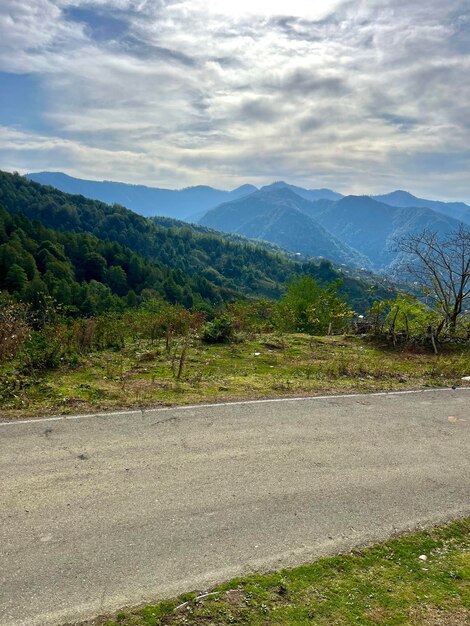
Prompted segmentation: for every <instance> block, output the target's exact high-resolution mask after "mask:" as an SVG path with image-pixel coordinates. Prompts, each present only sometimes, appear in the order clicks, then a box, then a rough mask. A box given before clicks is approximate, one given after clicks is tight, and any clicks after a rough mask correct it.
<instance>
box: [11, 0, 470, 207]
mask: <svg viewBox="0 0 470 626" xmlns="http://www.w3.org/2000/svg"><path fill="white" fill-rule="evenodd" d="M469 15H470V11H469V3H468V0H448V2H446V3H442V2H441V1H440V0H439V1H438V0H429V2H427V3H423V2H421V0H411V1H410V0H406V1H405V0H367V1H366V0H359V1H357V0H354V1H340V0H324V1H319V2H312V1H311V0H292V1H291V2H289V3H286V2H281V1H280V0H270V1H268V0H251V1H248V0H239V2H237V3H234V2H232V0H217V1H214V2H211V3H207V2H206V1H203V0H152V1H146V0H4V1H3V2H2V3H1V7H0V71H3V72H7V73H10V74H11V73H15V74H18V75H22V74H27V75H28V76H35V77H36V78H35V79H34V80H35V82H38V81H39V82H40V93H41V98H40V99H37V101H36V102H35V103H34V110H33V108H32V109H31V115H30V116H28V115H27V114H25V112H24V110H23V109H24V107H22V109H21V111H22V114H21V116H19V119H18V122H17V123H13V121H12V119H11V111H12V104H11V102H12V99H11V98H10V99H9V102H10V104H9V111H8V114H9V116H8V118H7V117H6V116H5V115H4V116H3V117H2V109H1V102H0V123H3V124H4V125H5V126H6V127H7V130H5V129H4V130H3V133H4V136H5V132H7V131H8V132H10V133H11V134H10V135H9V138H8V143H7V145H5V144H1V147H0V166H3V167H6V166H7V165H8V166H11V164H12V163H13V165H14V166H15V167H16V168H19V169H29V170H32V169H37V168H40V169H46V168H49V169H65V167H67V169H68V171H69V172H71V173H74V174H76V175H87V176H92V177H96V178H114V179H116V178H122V179H123V180H128V181H132V182H143V183H147V184H158V185H169V186H185V185H188V184H195V183H209V184H214V185H217V186H219V187H220V186H224V185H225V186H227V187H228V186H235V185H238V184H239V183H242V182H246V181H249V182H254V183H256V184H263V183H266V182H269V181H271V180H272V179H280V178H282V179H289V180H290V181H292V182H294V183H298V184H305V185H308V186H312V187H313V186H329V187H335V188H338V189H339V190H341V191H346V192H347V191H359V190H360V191H370V192H376V191H383V190H387V189H391V188H393V187H408V188H409V189H410V190H411V191H413V192H415V193H421V194H427V195H429V194H433V195H435V196H436V197H449V198H457V197H460V198H462V199H467V200H470V182H469V181H468V174H467V172H468V162H469V148H468V146H469V145H470V124H469V117H468V111H467V106H468V105H467V103H468V102H469V101H470V79H469V77H470V67H469V65H470V60H469V56H468V51H469V41H470V21H469ZM0 76H1V75H0ZM28 80H29V81H31V80H32V79H28ZM14 82H15V81H11V83H12V84H13V83H14ZM20 82H21V81H20ZM19 97H20V95H18V98H19ZM28 120H29V121H28ZM33 122H34V123H33ZM40 122H41V123H40ZM26 137H27V141H26V139H25V138H26ZM85 155H87V156H85Z"/></svg>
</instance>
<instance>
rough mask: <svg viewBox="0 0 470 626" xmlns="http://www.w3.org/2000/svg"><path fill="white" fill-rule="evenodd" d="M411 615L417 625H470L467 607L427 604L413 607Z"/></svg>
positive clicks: (469, 611) (469, 612)
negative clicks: (445, 606)
mask: <svg viewBox="0 0 470 626" xmlns="http://www.w3.org/2000/svg"><path fill="white" fill-rule="evenodd" d="M410 617H411V619H412V620H413V624H416V625H417V626H470V610H469V609H466V608H465V607H458V608H455V609H451V610H446V609H439V608H437V607H434V606H425V607H420V608H419V609H412V610H411V611H410ZM379 623H380V622H379Z"/></svg>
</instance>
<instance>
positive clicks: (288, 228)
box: [28, 172, 470, 271]
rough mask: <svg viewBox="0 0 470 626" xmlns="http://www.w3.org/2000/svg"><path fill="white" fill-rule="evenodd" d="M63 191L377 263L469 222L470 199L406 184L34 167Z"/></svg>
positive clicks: (39, 177)
mask: <svg viewBox="0 0 470 626" xmlns="http://www.w3.org/2000/svg"><path fill="white" fill-rule="evenodd" d="M28 177H29V178H30V179H31V180H35V181H38V182H41V183H47V184H49V185H51V186H53V187H56V188H58V189H60V190H62V191H66V192H73V193H79V194H81V195H83V196H85V197H91V198H94V199H98V200H101V201H105V202H107V203H110V204H112V203H117V204H121V205H123V206H127V207H129V208H131V209H133V210H134V211H136V212H137V213H139V214H141V215H145V216H163V217H165V216H166V217H169V218H172V219H182V220H186V221H189V222H197V223H199V224H201V225H204V226H208V227H210V228H214V229H216V230H219V231H225V232H229V233H237V234H239V235H243V236H246V237H249V238H252V239H258V240H265V241H268V242H271V243H273V244H276V245H279V246H281V247H282V248H285V249H287V250H289V251H291V252H292V253H294V254H295V253H300V254H302V255H306V256H313V257H325V258H327V259H331V260H332V261H334V262H336V263H344V264H346V265H352V266H356V267H365V268H368V269H371V268H372V269H374V270H376V271H377V270H386V269H387V268H388V267H389V265H394V264H396V260H397V259H396V253H395V252H393V250H392V248H393V246H394V242H395V240H396V239H397V238H399V237H402V236H405V235H407V234H409V233H411V232H417V231H419V230H423V229H425V228H426V229H430V230H433V231H436V232H438V233H441V234H446V233H448V232H449V231H450V230H453V229H455V228H456V227H457V226H458V220H460V221H463V222H467V223H470V206H468V205H466V204H465V203H463V202H440V201H435V200H426V199H424V198H418V197H416V196H413V195H412V194H410V193H409V192H406V191H400V190H397V191H394V192H391V193H389V194H382V195H378V196H343V195H342V194H340V193H338V192H336V191H333V190H331V189H304V188H302V187H299V186H296V185H290V184H288V183H286V182H284V181H277V182H274V183H272V184H270V185H266V186H264V187H262V188H261V189H257V188H256V187H255V186H253V185H249V184H246V185H241V186H240V187H238V188H236V189H234V190H232V191H224V190H220V189H214V188H212V187H209V186H205V185H199V186H195V187H187V188H184V189H180V190H171V189H159V188H152V187H146V186H143V185H128V184H125V183H117V182H109V181H103V182H98V181H87V180H82V179H77V178H73V177H70V176H67V175H65V174H62V173H60V172H55V173H54V172H42V173H38V174H30V175H29V176H28Z"/></svg>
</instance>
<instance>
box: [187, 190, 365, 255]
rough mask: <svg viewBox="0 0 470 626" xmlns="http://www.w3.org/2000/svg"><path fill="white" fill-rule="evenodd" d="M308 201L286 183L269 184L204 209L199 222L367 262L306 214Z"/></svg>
mask: <svg viewBox="0 0 470 626" xmlns="http://www.w3.org/2000/svg"><path fill="white" fill-rule="evenodd" d="M311 206H312V203H311V202H310V201H308V200H305V199H304V198H301V197H300V196H298V195H297V194H296V193H294V192H293V191H292V190H291V189H290V188H289V187H287V186H282V187H279V186H276V185H273V186H269V187H265V188H263V189H260V190H259V191H257V192H255V193H253V194H251V195H250V196H246V197H244V198H240V199H238V200H233V201H232V202H227V203H224V204H222V205H220V206H219V207H217V208H215V209H212V210H211V211H208V212H207V213H206V215H205V216H204V217H203V218H202V219H201V220H200V222H199V223H200V224H202V225H203V226H210V227H211V228H217V229H218V230H225V231H229V232H234V233H238V234H241V235H245V236H247V237H252V238H254V239H264V240H267V241H272V242H273V243H276V244H278V245H280V246H282V247H283V248H287V249H288V250H291V251H292V252H298V253H301V254H304V255H308V256H317V257H318V256H323V257H325V258H328V259H330V260H332V261H335V262H337V263H345V264H351V265H356V266H363V265H366V266H367V265H369V263H368V261H367V259H366V258H365V257H364V256H363V255H361V254H360V253H358V252H357V251H355V250H353V249H352V248H351V247H350V246H349V245H348V244H345V243H343V242H341V241H340V240H338V239H337V238H336V237H334V236H333V235H332V234H331V233H329V232H327V231H326V230H325V229H324V228H323V227H322V226H321V225H320V224H319V223H318V222H316V221H315V220H314V219H312V218H310V217H309V216H308V211H309V210H310V209H311Z"/></svg>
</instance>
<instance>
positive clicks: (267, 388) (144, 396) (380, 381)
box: [0, 334, 470, 418]
mask: <svg viewBox="0 0 470 626" xmlns="http://www.w3.org/2000/svg"><path fill="white" fill-rule="evenodd" d="M181 352H182V346H181V345H180V344H178V342H175V344H174V345H173V346H172V347H171V349H170V351H169V352H167V351H166V349H165V346H164V345H162V344H157V345H155V344H151V343H149V342H147V343H146V342H143V341H140V342H138V343H127V344H126V346H125V348H124V349H122V350H120V351H100V352H95V353H92V354H89V355H86V356H84V357H81V358H80V359H79V360H78V362H77V363H76V364H75V365H74V366H70V365H67V366H63V367H62V368H59V369H56V370H53V371H46V372H44V373H36V374H34V375H32V376H31V377H30V379H28V380H27V381H26V384H24V385H23V386H22V388H21V389H19V390H18V391H17V392H15V393H13V394H12V395H11V396H10V397H9V398H7V399H4V400H3V401H2V402H1V404H0V409H1V416H2V417H4V418H15V417H20V416H28V415H36V414H51V413H75V412H82V411H83V412H86V411H92V410H108V409H113V408H117V407H119V408H126V407H145V406H158V405H166V406H171V405H178V404H193V403H198V402H216V401H226V400H240V399H256V398H267V397H279V396H301V395H314V394H328V393H349V392H369V391H384V390H400V389H412V388H424V387H441V386H448V385H463V384H465V383H463V382H462V381H461V378H462V377H463V376H465V375H469V374H470V348H469V347H466V348H460V349H454V350H453V351H452V352H449V353H442V354H440V355H437V356H436V355H434V354H430V353H429V352H424V351H423V352H419V351H403V350H399V349H396V350H393V349H389V348H386V347H382V346H378V345H377V344H374V343H373V342H371V341H370V340H368V339H365V338H361V337H357V336H334V337H311V336H309V335H301V334H296V335H284V336H278V335H266V334H264V335H259V336H257V337H252V338H249V339H245V340H244V341H241V342H237V343H232V344H226V345H222V344H218V345H208V344H203V343H201V342H200V341H199V340H195V341H194V342H193V344H192V345H191V346H190V347H189V348H188V350H187V355H186V360H185V362H184V366H183V368H182V372H181V376H180V378H179V379H178V369H179V362H180V356H181Z"/></svg>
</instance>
